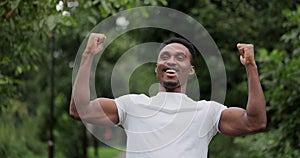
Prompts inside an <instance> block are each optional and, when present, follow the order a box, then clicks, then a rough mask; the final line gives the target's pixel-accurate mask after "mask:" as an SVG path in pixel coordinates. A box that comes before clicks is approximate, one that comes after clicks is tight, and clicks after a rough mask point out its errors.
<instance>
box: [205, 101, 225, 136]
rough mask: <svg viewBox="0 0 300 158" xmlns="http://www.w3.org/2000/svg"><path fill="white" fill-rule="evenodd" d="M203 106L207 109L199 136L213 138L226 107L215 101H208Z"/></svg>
mask: <svg viewBox="0 0 300 158" xmlns="http://www.w3.org/2000/svg"><path fill="white" fill-rule="evenodd" d="M205 106H207V108H206V111H205V117H204V120H203V122H202V126H201V130H200V133H199V136H200V137H203V136H205V135H209V137H213V136H214V135H215V134H216V133H217V132H219V128H218V126H219V121H220V118H221V114H222V111H223V110H225V109H227V107H226V106H225V105H223V104H220V103H218V102H215V101H208V102H206V105H205Z"/></svg>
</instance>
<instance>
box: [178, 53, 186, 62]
mask: <svg viewBox="0 0 300 158" xmlns="http://www.w3.org/2000/svg"><path fill="white" fill-rule="evenodd" d="M176 59H177V60H178V61H183V60H184V59H185V56H184V55H182V54H181V55H177V56H176Z"/></svg>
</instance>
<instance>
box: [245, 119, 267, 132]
mask: <svg viewBox="0 0 300 158" xmlns="http://www.w3.org/2000/svg"><path fill="white" fill-rule="evenodd" d="M266 128H267V120H263V121H260V122H256V123H255V124H253V125H252V126H251V127H250V128H249V133H258V132H262V131H264V130H265V129H266Z"/></svg>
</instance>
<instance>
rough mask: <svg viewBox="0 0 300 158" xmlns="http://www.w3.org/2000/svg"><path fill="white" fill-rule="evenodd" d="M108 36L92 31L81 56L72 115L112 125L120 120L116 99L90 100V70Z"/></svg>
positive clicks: (87, 120)
mask: <svg viewBox="0 0 300 158" xmlns="http://www.w3.org/2000/svg"><path fill="white" fill-rule="evenodd" d="M105 39H106V37H105V36H104V35H103V34H96V33H91V35H90V37H89V40H88V43H87V46H86V49H85V50H84V52H83V54H82V58H81V63H80V67H79V70H78V74H77V76H76V79H75V82H74V85H73V91H72V97H71V102H70V115H71V116H72V117H73V118H75V119H78V120H83V121H86V122H89V123H93V124H100V125H110V124H116V123H117V122H118V121H119V118H118V110H117V107H116V104H115V102H114V100H112V99H108V98H97V99H95V100H90V88H89V84H90V82H89V80H90V71H91V66H92V62H93V59H94V56H95V55H96V54H97V53H98V52H99V51H100V50H101V48H102V46H103V43H104V41H105Z"/></svg>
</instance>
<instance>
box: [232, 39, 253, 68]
mask: <svg viewBox="0 0 300 158" xmlns="http://www.w3.org/2000/svg"><path fill="white" fill-rule="evenodd" d="M237 48H238V50H239V52H240V60H241V63H242V64H243V65H244V66H248V65H252V66H256V63H255V59H254V46H253V44H244V43H238V44H237Z"/></svg>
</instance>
